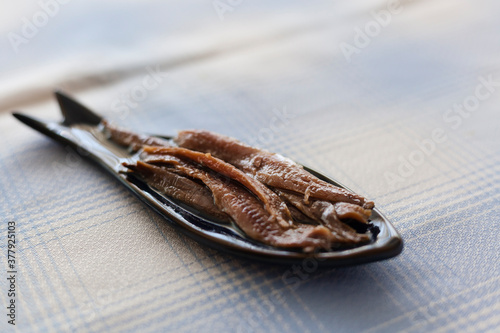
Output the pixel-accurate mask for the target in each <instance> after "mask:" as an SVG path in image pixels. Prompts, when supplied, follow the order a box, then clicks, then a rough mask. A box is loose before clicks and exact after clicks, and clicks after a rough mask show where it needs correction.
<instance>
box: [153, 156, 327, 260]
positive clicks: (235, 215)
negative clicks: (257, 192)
mask: <svg viewBox="0 0 500 333" xmlns="http://www.w3.org/2000/svg"><path fill="white" fill-rule="evenodd" d="M166 157H167V156H166ZM151 161H153V160H151ZM162 161H163V162H164V163H167V164H171V165H172V168H173V169H175V170H176V171H177V172H180V173H181V174H183V175H186V176H189V177H191V178H196V179H199V180H201V181H202V182H203V183H204V184H205V185H206V186H207V187H208V188H209V189H210V190H211V191H212V195H213V197H214V201H215V204H216V205H217V207H218V208H219V209H220V210H221V211H222V212H224V213H226V214H227V215H229V216H230V217H231V218H232V219H233V220H234V221H235V223H236V225H238V227H240V228H241V230H243V232H244V233H245V234H246V235H248V236H249V237H250V238H252V239H255V240H257V241H260V242H262V243H265V244H268V245H271V246H276V247H284V248H302V250H303V251H304V252H312V251H314V250H317V249H330V247H331V244H332V242H334V241H335V237H334V236H333V234H332V233H331V232H330V231H329V230H328V229H327V228H325V227H323V226H318V225H308V224H300V223H296V224H293V225H288V224H287V225H282V224H280V223H277V221H276V218H275V217H273V216H272V215H271V214H270V213H269V212H268V211H267V209H265V207H264V204H263V203H262V202H261V201H260V200H259V199H258V198H257V197H256V196H254V195H253V194H252V193H250V192H249V191H248V190H246V189H245V188H244V187H242V186H241V185H240V184H238V183H236V182H233V181H228V180H227V179H224V178H223V177H221V176H219V175H217V174H215V173H213V172H210V171H205V170H203V169H202V168H199V167H198V166H196V165H193V164H192V163H187V162H185V161H182V160H175V158H174V159H172V158H170V156H168V157H167V158H165V159H163V160H162V159H161V158H160V159H156V163H161V162H162Z"/></svg>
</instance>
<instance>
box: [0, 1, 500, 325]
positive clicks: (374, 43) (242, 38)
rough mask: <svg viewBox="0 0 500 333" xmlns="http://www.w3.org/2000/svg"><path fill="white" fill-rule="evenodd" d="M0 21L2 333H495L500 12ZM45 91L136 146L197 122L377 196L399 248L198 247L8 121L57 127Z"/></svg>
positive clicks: (499, 295)
mask: <svg viewBox="0 0 500 333" xmlns="http://www.w3.org/2000/svg"><path fill="white" fill-rule="evenodd" d="M0 13H1V14H0V15H1V17H2V20H1V21H0V30H1V31H2V35H3V38H2V39H1V40H0V50H1V52H0V73H1V76H0V110H1V112H0V133H1V134H0V168H1V172H0V192H1V193H2V194H1V195H0V213H1V214H0V216H1V219H2V220H1V226H2V227H1V231H0V246H1V247H2V257H1V261H2V265H3V266H2V271H1V272H0V281H1V282H0V301H1V304H2V309H3V315H2V318H3V319H2V320H0V330H1V331H3V332H10V331H18V332H137V331H140V332H167V331H170V332H193V331H199V332H235V331H236V332H396V331H398V332H399V331H401V332H428V331H435V332H454V331H456V332H458V331H460V332H464V331H470V332H498V330H499V329H500V260H499V259H500V236H499V235H500V233H499V231H498V227H499V219H500V211H499V194H500V178H499V175H500V163H499V162H500V134H499V131H498V129H499V125H500V121H499V120H500V113H499V105H500V60H499V59H500V39H499V32H500V5H499V3H498V2H496V1H493V0H491V1H487V0H485V1H474V2H472V1H450V0H438V1H424V0H420V1H418V0H413V1H381V0H359V1H340V2H330V1H307V2H306V1H272V2H269V1H261V0H255V1H243V0H238V1H237V0H214V1H211V0H204V1H201V0H200V1H195V0H190V1H186V0H184V1H168V2H164V1H141V2H136V1H106V2H100V1H99V2H98V1H93V0H89V1H82V0H72V1H69V0H64V1H63V0H40V1H33V2H30V3H22V4H21V3H18V2H16V3H12V2H9V3H7V2H3V3H2V4H1V5H0ZM55 89H63V90H64V91H66V92H68V93H70V94H72V96H74V97H75V98H77V99H78V100H80V101H81V102H83V103H84V104H86V105H88V106H89V107H91V108H92V109H94V110H96V111H97V112H99V113H101V114H103V115H105V116H106V117H108V118H110V119H112V120H113V121H115V122H116V123H118V124H120V125H123V126H128V127H130V128H133V129H134V130H136V131H142V132H148V133H163V134H175V133H176V131H178V130H180V129H186V128H205V129H209V130H213V131H216V132H219V133H223V134H226V135H230V136H233V137H236V138H238V139H240V140H242V141H244V142H247V143H250V144H252V145H256V146H259V147H262V148H265V149H268V150H271V151H276V152H279V153H282V154H284V155H287V156H289V157H291V158H293V159H294V160H296V161H298V162H301V163H304V164H306V165H309V166H311V167H313V168H314V169H317V170H320V171H322V172H324V173H325V174H327V175H329V176H331V177H333V178H335V179H337V180H339V181H340V182H342V183H344V184H345V185H347V186H349V187H350V188H352V189H353V190H354V191H356V192H358V193H360V194H363V195H365V196H367V197H369V198H370V199H372V200H374V201H375V203H376V206H377V207H378V208H379V209H380V210H381V211H382V212H383V213H384V214H385V215H386V216H387V217H388V218H389V219H390V220H391V221H392V222H393V224H394V225H395V227H396V228H397V229H398V230H399V231H400V233H401V235H402V237H403V239H404V242H405V247H404V251H403V252H402V253H401V254H400V255H399V256H397V257H395V258H392V259H390V260H385V261H380V262H375V263H371V264H365V265H359V266H353V267H343V268H330V269H328V268H327V269H319V268H317V267H316V266H315V265H311V264H310V263H309V264H307V263H304V264H302V265H300V264H297V265H288V266H287V265H284V266H283V265H269V264H263V263H259V262H254V261H251V260H246V259H241V258H238V257H235V256H232V255H229V254H225V253H222V252H219V251H216V250H213V249H211V248H208V247H206V246H203V245H200V244H198V243H196V242H195V241H193V240H191V239H189V238H187V237H186V236H184V235H183V234H182V233H180V232H179V231H178V230H177V229H175V228H172V227H171V226H170V225H169V224H168V223H166V222H165V221H164V220H163V219H162V218H160V217H159V216H158V215H156V214H155V213H154V212H153V211H151V210H150V209H149V208H147V207H145V206H144V205H143V204H141V203H140V202H139V201H138V200H137V199H136V198H135V197H133V196H132V195H131V193H130V192H128V191H127V190H126V189H125V188H123V187H122V186H121V185H120V184H119V183H118V182H117V181H115V180H114V179H112V178H111V177H109V175H107V174H106V173H105V172H103V171H102V170H100V169H99V167H98V166H96V165H95V164H93V163H90V162H88V161H86V160H85V159H83V158H81V157H79V156H78V155H77V154H75V152H74V151H72V150H71V149H68V148H67V147H64V146H63V145H59V144H57V143H55V142H53V141H51V140H50V139H49V138H46V137H44V136H42V135H40V134H39V133H37V132H35V131H33V130H32V129H30V128H28V127H26V126H25V125H23V124H21V123H20V122H18V121H17V120H16V119H14V118H13V117H12V115H11V111H13V110H21V111H23V112H24V113H26V114H30V115H32V116H35V117H39V118H42V119H52V120H59V119H60V113H59V110H58V107H57V105H56V103H55V100H54V98H53V96H52V92H53V91H54V90H55ZM12 234H14V235H15V240H16V243H15V244H14V245H15V246H14V247H13V246H11V248H10V249H11V250H12V251H15V259H12V258H9V257H8V256H9V254H14V253H13V252H11V253H9V252H8V250H9V244H12V243H9V239H12V238H13V237H12V236H10V235H12ZM9 237H10V238H9ZM9 259H10V260H14V262H9V261H8V260H9ZM10 264H14V266H12V267H10V266H9V265H10ZM12 268H14V269H12ZM10 271H15V273H9V272H10ZM12 275H14V278H12ZM12 292H14V293H15V295H12V294H11V293H12ZM12 300H14V307H15V310H14V311H13V312H14V316H13V317H12V313H13V312H12V305H11V304H12V303H11V302H12ZM9 307H10V308H9ZM13 324H15V325H13Z"/></svg>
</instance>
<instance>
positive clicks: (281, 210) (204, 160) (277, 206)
mask: <svg viewBox="0 0 500 333" xmlns="http://www.w3.org/2000/svg"><path fill="white" fill-rule="evenodd" d="M143 151H144V153H146V154H150V155H171V156H176V157H179V158H184V159H188V160H191V161H193V162H196V163H198V164H200V165H202V166H205V167H207V168H209V169H211V170H213V171H215V172H217V173H219V174H221V175H223V176H226V177H228V178H230V179H232V180H235V181H237V182H238V183H240V184H242V185H243V186H244V187H246V188H247V189H248V190H249V191H251V192H252V193H253V194H255V195H256V196H257V197H258V198H259V199H260V200H261V201H262V203H263V204H264V206H265V207H266V209H267V211H268V212H269V213H270V214H271V215H272V216H273V217H276V219H277V221H278V222H279V223H280V224H282V225H283V226H285V225H291V224H293V221H292V217H291V214H290V211H289V210H288V207H287V206H286V204H285V203H284V202H283V201H282V200H281V199H280V198H279V197H278V195H277V194H276V193H274V192H273V191H271V190H270V189H269V188H267V187H266V186H265V185H263V184H262V183H261V182H259V181H257V180H255V179H253V178H252V177H249V176H248V175H246V174H245V173H244V172H242V171H241V170H238V169H237V168H235V167H234V166H233V165H231V164H229V163H226V162H224V161H222V160H221V159H218V158H215V157H213V156H211V155H210V154H204V153H200V152H197V151H193V150H189V149H185V148H176V147H149V146H146V147H144V148H143Z"/></svg>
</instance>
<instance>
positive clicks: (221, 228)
mask: <svg viewBox="0 0 500 333" xmlns="http://www.w3.org/2000/svg"><path fill="white" fill-rule="evenodd" d="M55 95H56V98H57V101H58V102H59V106H60V108H61V111H62V114H63V117H64V119H63V121H61V122H59V123H57V122H46V121H42V120H38V119H35V118H33V117H30V116H27V115H24V114H21V113H18V112H14V113H13V115H14V116H15V117H16V118H17V119H18V120H20V121H21V122H23V123H24V124H26V125H28V126H30V127H32V128H34V129H35V130H37V131H39V132H41V133H43V134H45V135H47V136H49V137H50V138H52V139H54V140H56V141H58V142H60V143H63V144H65V145H67V146H70V147H72V148H74V149H75V150H76V152H77V153H79V154H80V155H82V156H83V157H86V158H88V159H90V160H92V161H94V162H96V163H98V164H99V165H100V166H101V167H102V168H103V169H104V170H106V171H107V172H108V173H110V174H111V175H112V176H114V177H115V178H116V179H117V180H118V181H119V182H120V183H121V184H123V185H124V186H125V187H127V188H128V189H129V190H130V191H131V192H132V193H133V194H135V195H136V196H137V197H138V198H139V199H141V200H142V201H143V202H144V203H145V204H147V205H148V206H149V207H151V208H152V209H153V210H155V211H156V212H157V213H158V214H159V215H161V216H162V217H164V218H165V220H166V221H167V222H169V223H170V224H172V225H173V226H174V227H177V228H179V230H180V231H181V232H183V233H184V234H186V235H188V236H189V237H191V238H193V239H195V240H196V241H198V242H200V243H202V244H205V245H207V246H210V247H212V248H215V249H217V250H220V251H224V252H227V253H231V254H234V255H238V256H241V257H245V258H248V259H252V260H258V261H263V262H270V263H275V264H292V263H303V262H304V260H310V259H311V258H314V259H315V260H316V263H317V265H318V266H347V265H356V264H361V263H367V262H372V261H377V260H382V259H387V258H391V257H394V256H396V255H398V254H399V253H401V251H402V249H403V241H402V239H401V237H400V235H399V234H398V232H397V231H396V229H395V228H394V227H393V225H392V224H391V223H390V222H389V220H388V219H387V218H386V217H385V216H383V215H382V214H381V213H380V211H379V210H378V209H377V208H374V209H373V211H372V215H371V217H370V221H371V223H372V224H373V230H377V232H378V233H374V236H373V240H372V241H371V242H370V243H368V244H365V245H361V246H358V247H355V248H348V249H336V250H331V251H321V252H317V253H303V252H300V251H293V250H289V249H280V248H275V247H272V246H268V245H265V244H262V243H259V242H257V241H254V240H252V239H250V238H248V237H247V236H245V235H244V234H243V233H242V232H241V231H240V230H238V228H235V227H234V226H232V225H228V224H220V223H217V222H215V221H211V220H210V219H209V218H207V217H206V216H204V215H203V214H199V213H197V212H196V211H194V210H193V209H190V208H189V207H186V206H184V205H182V204H179V203H178V202H176V201H174V200H172V199H170V198H169V197H167V196H164V195H162V194H161V193H159V192H158V191H156V190H155V189H154V188H152V187H150V186H149V185H147V184H146V183H145V182H144V181H142V180H141V179H139V178H136V177H133V176H130V175H127V174H126V173H125V172H124V171H126V168H125V167H123V165H122V163H124V162H125V163H129V164H134V163H135V162H137V160H138V155H137V154H134V153H131V152H130V151H129V150H128V149H126V148H122V147H119V146H118V145H116V144H115V143H113V142H111V141H110V140H109V139H108V137H107V136H106V135H105V134H104V132H103V126H102V124H101V121H102V120H103V118H102V117H101V116H99V115H98V114H96V113H94V112H93V111H91V110H90V109H88V108H87V107H85V106H83V105H81V104H80V103H78V102H76V101H75V100H73V99H72V98H70V97H69V96H67V95H65V94H64V93H62V92H56V93H55ZM159 137H161V138H164V139H169V138H170V137H168V136H159ZM304 168H305V169H306V170H307V171H309V172H311V173H312V174H313V175H315V176H316V177H318V178H320V179H322V180H324V181H326V182H329V183H331V184H334V185H336V186H339V187H341V188H345V189H347V190H349V189H348V188H347V187H345V186H344V185H342V184H340V183H339V182H337V181H335V180H333V179H330V178H328V177H326V176H324V175H323V174H321V173H319V172H317V171H314V170H312V169H310V168H307V167H304Z"/></svg>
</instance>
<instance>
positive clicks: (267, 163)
mask: <svg viewBox="0 0 500 333" xmlns="http://www.w3.org/2000/svg"><path fill="white" fill-rule="evenodd" d="M175 142H176V143H177V144H178V145H179V146H180V147H184V148H188V149H192V150H196V151H200V152H204V153H209V154H211V155H213V156H215V157H217V158H220V159H222V160H224V161H226V162H228V163H230V164H232V165H234V166H235V167H236V168H238V169H240V170H242V171H243V172H245V173H247V174H249V175H252V176H253V177H254V178H255V179H256V180H258V181H260V182H262V183H264V184H265V185H267V186H271V187H275V188H280V189H285V190H290V191H294V192H298V193H302V194H303V195H304V196H305V199H306V201H307V199H308V198H309V197H311V198H316V199H321V200H326V201H331V202H348V203H353V204H357V205H360V206H363V207H364V208H366V209H371V208H373V206H374V204H373V202H372V201H368V200H366V199H365V198H364V197H362V196H360V195H357V194H355V193H352V192H349V191H347V190H344V189H342V188H339V187H337V186H334V185H332V184H329V183H327V182H325V181H323V180H320V179H318V178H317V177H315V176H314V175H312V174H310V173H309V172H307V171H306V170H304V169H303V168H302V167H301V166H299V165H297V164H296V163H294V162H293V161H291V160H290V159H288V158H285V157H283V156H281V155H279V154H273V153H270V152H267V151H264V150H261V149H257V148H253V147H250V146H247V145H245V144H243V143H241V142H239V141H238V140H235V139H232V138H229V137H227V136H223V135H220V134H216V133H212V132H209V131H204V130H187V131H181V132H179V134H178V136H177V138H175Z"/></svg>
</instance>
